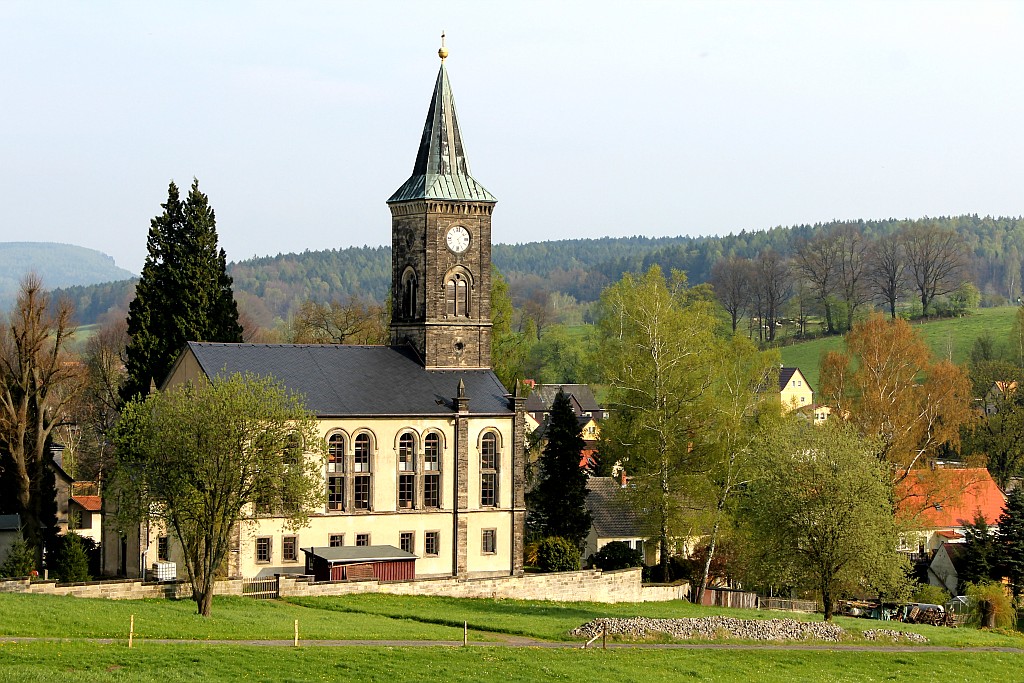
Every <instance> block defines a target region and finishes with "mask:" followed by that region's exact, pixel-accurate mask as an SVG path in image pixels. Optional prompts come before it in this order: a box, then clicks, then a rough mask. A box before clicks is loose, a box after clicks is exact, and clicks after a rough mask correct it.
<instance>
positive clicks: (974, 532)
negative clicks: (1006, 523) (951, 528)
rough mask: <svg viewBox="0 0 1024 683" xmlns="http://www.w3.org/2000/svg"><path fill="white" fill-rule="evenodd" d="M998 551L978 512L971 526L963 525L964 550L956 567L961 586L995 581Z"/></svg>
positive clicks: (996, 577)
mask: <svg viewBox="0 0 1024 683" xmlns="http://www.w3.org/2000/svg"><path fill="white" fill-rule="evenodd" d="M999 554H1000V553H999V549H998V548H997V546H996V537H995V536H994V535H993V534H992V530H991V529H990V528H989V526H988V523H987V522H986V521H985V518H984V517H983V516H982V515H981V513H980V512H979V513H978V514H977V515H976V516H975V518H974V523H973V524H965V525H964V548H963V551H962V553H961V556H962V558H963V559H962V560H961V564H960V566H959V567H958V574H959V578H960V583H961V584H967V583H981V582H983V581H997V580H998V579H999V567H998V564H999V558H998V555H999Z"/></svg>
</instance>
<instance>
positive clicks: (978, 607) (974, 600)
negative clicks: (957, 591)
mask: <svg viewBox="0 0 1024 683" xmlns="http://www.w3.org/2000/svg"><path fill="white" fill-rule="evenodd" d="M1016 622H1017V613H1016V612H1015V611H1014V609H1013V602H1012V601H1011V600H1010V596H1009V595H1007V594H1006V590H1005V589H1004V588H1003V585H1002V584H1001V583H995V582H994V581H982V582H980V583H977V584H973V583H969V584H967V623H969V624H971V625H973V626H978V627H980V628H1006V627H1011V626H1013V625H1014V624H1015V623H1016Z"/></svg>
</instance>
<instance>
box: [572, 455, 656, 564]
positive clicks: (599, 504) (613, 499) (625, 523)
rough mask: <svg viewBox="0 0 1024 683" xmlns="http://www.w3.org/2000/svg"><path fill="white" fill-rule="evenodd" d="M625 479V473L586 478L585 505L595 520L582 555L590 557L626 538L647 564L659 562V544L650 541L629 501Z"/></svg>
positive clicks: (625, 540) (624, 540)
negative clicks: (626, 494) (610, 544)
mask: <svg viewBox="0 0 1024 683" xmlns="http://www.w3.org/2000/svg"><path fill="white" fill-rule="evenodd" d="M625 480H626V478H625V475H623V476H622V477H621V478H617V477H591V478H590V479H589V480H587V503H586V505H587V510H588V511H589V512H590V516H591V517H592V518H593V522H592V523H591V526H590V533H589V534H587V541H586V549H585V550H584V551H583V555H584V557H589V556H590V555H592V554H594V553H596V552H597V551H598V550H600V549H601V548H603V547H604V546H605V545H607V544H609V543H611V542H612V541H623V542H625V543H627V544H628V545H629V547H631V548H633V549H635V550H639V551H640V552H641V553H642V554H643V557H644V564H657V562H658V557H657V554H658V548H657V545H656V544H653V543H647V534H645V533H644V532H643V528H642V524H641V521H640V516H639V515H638V514H637V513H636V511H634V510H633V509H632V508H631V507H630V506H629V504H628V502H627V501H626V498H625V492H624V490H623V488H624V482H625Z"/></svg>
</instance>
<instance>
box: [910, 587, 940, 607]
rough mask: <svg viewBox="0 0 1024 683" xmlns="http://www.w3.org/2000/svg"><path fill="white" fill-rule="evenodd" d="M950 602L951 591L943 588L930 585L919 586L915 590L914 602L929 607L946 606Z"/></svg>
mask: <svg viewBox="0 0 1024 683" xmlns="http://www.w3.org/2000/svg"><path fill="white" fill-rule="evenodd" d="M947 600H949V591H947V590H946V589H945V588H942V587H941V586H932V585H930V584H927V583H926V584H921V585H918V586H917V588H916V589H915V590H914V600H913V601H914V602H923V603H925V604H927V605H944V604H946V601H947Z"/></svg>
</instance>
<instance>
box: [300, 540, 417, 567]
mask: <svg viewBox="0 0 1024 683" xmlns="http://www.w3.org/2000/svg"><path fill="white" fill-rule="evenodd" d="M302 552H304V553H306V554H307V555H313V556H315V557H319V558H321V559H324V560H327V561H328V562H330V563H331V564H335V563H337V564H348V563H352V562H393V561H395V560H415V559H416V556H415V555H413V554H412V553H409V552H406V551H404V550H401V549H399V548H396V547H395V546H393V545H361V546H360V545H355V546H353V545H346V546H339V547H334V548H331V547H325V546H315V547H312V548H303V549H302Z"/></svg>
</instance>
